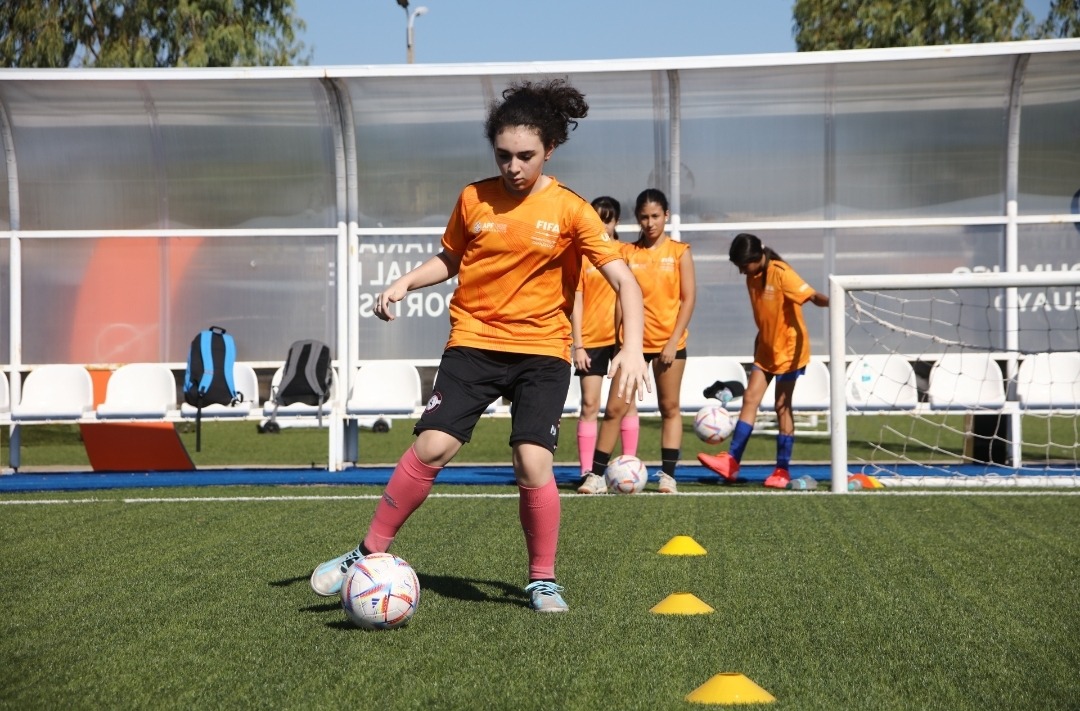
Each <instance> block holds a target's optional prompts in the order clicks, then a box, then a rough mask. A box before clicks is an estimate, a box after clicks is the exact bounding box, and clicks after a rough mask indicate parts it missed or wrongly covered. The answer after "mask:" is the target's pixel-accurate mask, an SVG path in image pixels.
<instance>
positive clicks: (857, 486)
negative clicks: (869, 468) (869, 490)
mask: <svg viewBox="0 0 1080 711" xmlns="http://www.w3.org/2000/svg"><path fill="white" fill-rule="evenodd" d="M847 490H848V491H862V482H861V481H859V480H858V479H848V482H847Z"/></svg>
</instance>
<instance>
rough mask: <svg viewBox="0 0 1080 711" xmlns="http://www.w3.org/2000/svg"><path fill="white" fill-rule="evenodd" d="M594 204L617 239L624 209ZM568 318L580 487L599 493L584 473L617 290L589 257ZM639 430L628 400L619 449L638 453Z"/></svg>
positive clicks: (597, 482)
mask: <svg viewBox="0 0 1080 711" xmlns="http://www.w3.org/2000/svg"><path fill="white" fill-rule="evenodd" d="M592 206H593V209H595V210H596V214H598V215H600V219H601V221H603V223H604V228H605V229H606V230H607V233H608V236H609V237H611V239H613V240H615V241H618V240H619V234H618V232H616V231H615V227H616V225H618V224H619V215H620V213H621V211H622V206H621V205H619V201H618V200H616V199H615V198H613V197H609V196H607V195H604V196H601V197H598V198H596V199H595V200H593V201H592ZM570 323H571V326H572V330H573V335H574V346H573V358H574V367H575V368H576V375H577V376H578V380H579V383H580V385H581V414H580V416H579V417H578V424H577V443H578V460H579V461H580V463H581V481H579V482H578V487H579V488H580V487H586V488H589V489H591V490H590V491H588V492H585V493H591V494H602V493H604V491H605V490H606V487H605V486H604V482H603V481H602V479H601V478H600V477H595V478H594V479H591V480H590V479H589V477H588V474H589V468H590V467H591V466H592V460H593V452H595V451H596V435H597V421H596V418H597V416H598V415H599V414H600V395H601V392H602V390H603V380H604V376H606V375H607V374H608V366H609V365H610V364H611V357H612V356H613V355H615V292H614V291H612V290H611V286H609V285H608V283H607V280H606V279H604V275H603V274H601V273H600V271H599V270H598V269H597V268H596V267H594V266H593V265H592V264H590V263H589V262H588V260H584V261H583V263H582V265H581V279H580V280H579V281H578V288H577V293H576V294H575V295H574V314H573V317H572V318H571V320H570ZM571 387H572V386H571ZM639 429H640V425H639V421H638V415H637V404H636V403H634V402H631V403H630V409H629V411H628V412H627V413H626V416H624V417H623V418H622V424H621V427H620V433H621V435H622V450H623V454H631V455H634V454H637V442H638V431H639Z"/></svg>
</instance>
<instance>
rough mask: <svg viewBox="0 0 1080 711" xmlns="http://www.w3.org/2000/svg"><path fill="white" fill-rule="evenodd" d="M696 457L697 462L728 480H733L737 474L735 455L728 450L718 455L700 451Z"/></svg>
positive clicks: (737, 466) (737, 465)
mask: <svg viewBox="0 0 1080 711" xmlns="http://www.w3.org/2000/svg"><path fill="white" fill-rule="evenodd" d="M697 458H698V461H699V462H701V463H702V464H704V465H705V466H706V467H708V468H709V469H711V470H713V471H714V472H716V473H717V474H719V475H720V476H722V477H724V478H725V479H727V480H728V481H735V479H736V478H737V477H738V476H739V463H738V462H737V461H735V457H733V456H731V454H730V453H728V452H723V453H721V454H720V455H715V456H714V455H712V454H705V453H704V452H702V453H700V454H698V455H697Z"/></svg>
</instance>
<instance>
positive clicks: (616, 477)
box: [604, 454, 649, 494]
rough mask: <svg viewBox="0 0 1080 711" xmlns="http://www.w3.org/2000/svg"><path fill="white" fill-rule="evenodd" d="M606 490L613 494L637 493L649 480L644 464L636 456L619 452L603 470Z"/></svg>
mask: <svg viewBox="0 0 1080 711" xmlns="http://www.w3.org/2000/svg"><path fill="white" fill-rule="evenodd" d="M604 479H605V480H606V481H607V486H608V491H611V492H612V493H615V494H638V493H641V491H642V490H643V489H644V488H645V482H647V481H648V480H649V472H648V470H647V469H645V464H644V462H642V461H641V460H640V459H638V458H637V457H634V456H631V455H629V454H620V455H619V456H617V457H615V458H614V459H612V460H611V463H610V464H608V466H607V470H606V471H605V472H604Z"/></svg>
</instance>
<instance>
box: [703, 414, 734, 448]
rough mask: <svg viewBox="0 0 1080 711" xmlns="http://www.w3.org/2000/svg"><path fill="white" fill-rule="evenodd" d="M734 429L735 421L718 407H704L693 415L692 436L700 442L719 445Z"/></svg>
mask: <svg viewBox="0 0 1080 711" xmlns="http://www.w3.org/2000/svg"><path fill="white" fill-rule="evenodd" d="M734 429H735V419H734V418H733V417H732V416H731V415H730V414H729V413H728V411H727V410H725V409H724V408H722V407H720V406H719V405H706V406H705V407H703V408H701V409H700V410H698V411H697V414H696V415H694V434H696V435H697V436H698V439H700V440H701V441H702V442H707V443H709V444H720V443H721V442H723V441H724V440H725V439H727V438H728V436H729V435H730V434H731V432H732V430H734Z"/></svg>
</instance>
